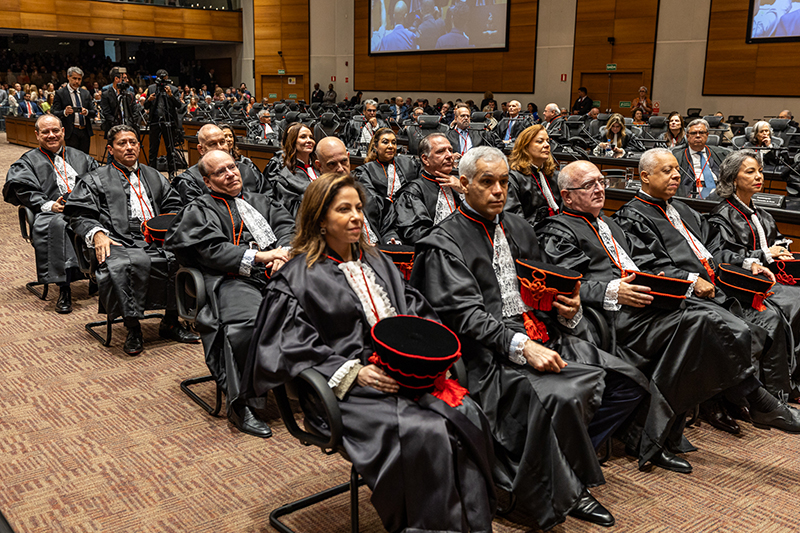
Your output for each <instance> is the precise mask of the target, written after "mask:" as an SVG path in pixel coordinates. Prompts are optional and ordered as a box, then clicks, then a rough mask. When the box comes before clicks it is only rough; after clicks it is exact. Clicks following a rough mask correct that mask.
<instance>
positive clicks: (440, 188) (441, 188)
mask: <svg viewBox="0 0 800 533" xmlns="http://www.w3.org/2000/svg"><path fill="white" fill-rule="evenodd" d="M422 177H423V178H425V179H426V180H428V181H432V182H434V183H435V184H436V185H438V186H439V190H440V191H442V196H444V201H445V202H447V207H448V208H449V209H450V212H451V213H452V212H453V211H455V210H456V206H455V205H450V199H449V198H447V193H446V192H444V187H442V184H441V183H439V182H438V181H436V180H434V179H431V178H429V177H428V176H426V175H425V174H423V175H422ZM451 194H452V189H451ZM455 201H456V200H455V198H453V203H454V204H455Z"/></svg>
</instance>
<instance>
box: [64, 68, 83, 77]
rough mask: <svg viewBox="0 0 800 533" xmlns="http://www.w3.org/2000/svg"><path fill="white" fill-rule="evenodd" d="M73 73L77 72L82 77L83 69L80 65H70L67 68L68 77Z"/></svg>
mask: <svg viewBox="0 0 800 533" xmlns="http://www.w3.org/2000/svg"><path fill="white" fill-rule="evenodd" d="M73 74H77V75H78V76H80V77H81V78H82V77H83V71H82V70H81V69H80V68H79V67H69V68H68V69H67V77H68V78H69V77H70V76H72V75H73Z"/></svg>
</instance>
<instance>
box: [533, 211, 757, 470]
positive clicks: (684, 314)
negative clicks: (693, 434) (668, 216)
mask: <svg viewBox="0 0 800 533" xmlns="http://www.w3.org/2000/svg"><path fill="white" fill-rule="evenodd" d="M571 215H579V216H582V217H584V218H585V219H586V220H588V221H589V222H590V223H591V225H592V228H594V229H592V228H590V227H589V225H588V224H587V223H586V220H583V219H581V218H579V217H576V216H571ZM601 216H602V215H601ZM602 218H603V221H604V222H606V223H607V224H608V226H609V228H610V229H611V233H612V235H613V236H614V239H615V240H616V241H617V243H618V245H619V246H621V247H622V248H623V249H624V250H625V252H626V253H628V255H629V256H630V257H631V259H632V260H633V261H634V263H636V266H637V267H639V268H640V269H641V270H642V271H650V272H655V273H658V272H660V270H657V269H654V268H653V266H654V264H655V263H656V258H655V257H654V256H653V255H652V254H651V253H648V252H647V250H646V249H633V248H632V244H631V241H630V240H629V239H628V237H627V235H626V233H625V231H623V230H622V228H620V227H619V226H618V225H617V224H616V223H615V222H614V221H613V220H610V219H608V218H606V217H605V216H603V217H602ZM595 230H597V221H596V219H595V217H594V216H592V215H591V214H589V213H581V212H577V211H572V210H569V209H568V208H565V209H564V212H563V213H561V214H559V215H556V216H552V217H549V218H547V219H545V220H544V221H543V222H541V223H540V224H539V225H538V226H537V228H536V231H537V233H538V234H539V236H540V238H541V240H542V243H543V245H544V253H543V255H544V257H545V260H547V261H548V262H550V263H552V264H555V265H559V266H561V267H565V268H571V269H573V270H577V271H578V272H580V273H581V274H583V279H582V280H581V301H582V302H583V305H588V306H592V307H595V308H597V309H598V310H600V311H603V302H604V299H605V293H606V288H607V286H608V283H609V282H610V281H612V280H614V279H618V278H620V277H622V273H621V271H620V269H619V268H618V266H617V265H616V263H615V262H612V260H611V259H610V257H609V255H608V253H606V249H605V247H604V246H603V245H602V244H601V242H600V241H599V240H598V237H597V234H596V233H595ZM611 253H613V251H612V252H611ZM658 268H659V269H660V268H661V267H660V266H658ZM687 274H688V273H684V275H681V276H678V275H675V276H672V277H680V278H682V279H686V277H687ZM667 275H668V276H670V273H667ZM634 283H636V281H635V280H634ZM604 313H605V316H606V319H607V320H608V324H609V326H610V327H611V330H612V333H613V334H614V345H615V346H614V353H615V354H616V355H617V356H618V357H620V358H621V359H623V360H624V361H627V362H628V363H630V364H632V365H634V366H635V367H636V368H638V369H639V370H641V371H642V372H643V373H644V374H645V375H646V376H648V377H649V379H650V406H649V410H648V413H647V416H646V419H645V421H644V423H643V428H642V435H641V444H640V449H639V464H640V465H644V464H645V463H646V462H647V461H648V460H650V458H652V457H653V455H655V454H656V453H657V452H658V451H659V450H660V448H662V447H663V446H664V445H665V443H666V444H669V447H670V448H672V449H674V450H678V451H691V450H692V449H693V448H692V447H691V446H690V445H689V443H688V442H687V441H686V440H685V439H683V438H682V433H683V425H684V423H685V416H684V413H685V412H686V411H687V410H689V409H691V408H692V407H694V406H695V405H697V404H698V403H700V402H702V401H705V400H707V399H709V398H711V397H712V396H714V395H715V394H717V393H719V392H721V391H723V390H725V389H727V388H728V387H731V386H733V385H735V384H737V383H739V382H740V381H742V380H743V379H745V378H746V377H748V376H749V375H751V374H752V373H753V369H752V367H751V366H750V353H751V352H750V350H751V335H750V331H749V329H748V327H747V325H746V324H745V323H744V322H742V321H741V320H739V319H738V318H737V317H736V316H734V315H732V314H731V313H729V312H727V311H726V310H725V309H723V308H722V307H720V306H717V305H713V304H709V303H707V302H704V301H703V300H701V299H699V298H690V299H687V300H686V302H685V305H684V306H683V307H682V308H681V309H678V310H675V311H667V310H662V309H657V308H648V307H645V308H642V309H639V308H635V307H629V306H625V305H623V306H622V309H621V310H619V311H605V312H604Z"/></svg>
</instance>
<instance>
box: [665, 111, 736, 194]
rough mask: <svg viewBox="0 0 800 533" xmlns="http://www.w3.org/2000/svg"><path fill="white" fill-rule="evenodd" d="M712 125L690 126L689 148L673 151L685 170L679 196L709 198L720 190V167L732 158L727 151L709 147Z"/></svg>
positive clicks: (696, 121)
mask: <svg viewBox="0 0 800 533" xmlns="http://www.w3.org/2000/svg"><path fill="white" fill-rule="evenodd" d="M708 128H709V126H708V122H706V121H705V120H704V119H702V118H696V119H694V120H693V121H691V122H690V123H689V125H688V126H686V139H687V141H688V142H689V146H688V147H683V148H676V149H675V150H673V151H672V153H673V155H674V156H675V158H676V159H677V160H678V165H679V166H680V169H681V184H680V185H679V186H678V192H677V194H676V196H687V197H692V198H697V197H700V198H707V197H708V196H709V195H710V194H711V193H712V192H714V190H715V189H716V188H717V179H718V178H719V166H720V165H721V164H722V161H724V160H725V156H726V155H728V151H727V150H726V149H725V148H720V147H719V146H708V144H707V143H708Z"/></svg>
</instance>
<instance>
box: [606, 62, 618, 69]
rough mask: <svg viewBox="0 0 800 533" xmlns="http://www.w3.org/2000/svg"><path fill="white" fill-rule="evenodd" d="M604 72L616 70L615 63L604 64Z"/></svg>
mask: <svg viewBox="0 0 800 533" xmlns="http://www.w3.org/2000/svg"><path fill="white" fill-rule="evenodd" d="M606 70H617V64H616V63H607V64H606Z"/></svg>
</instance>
